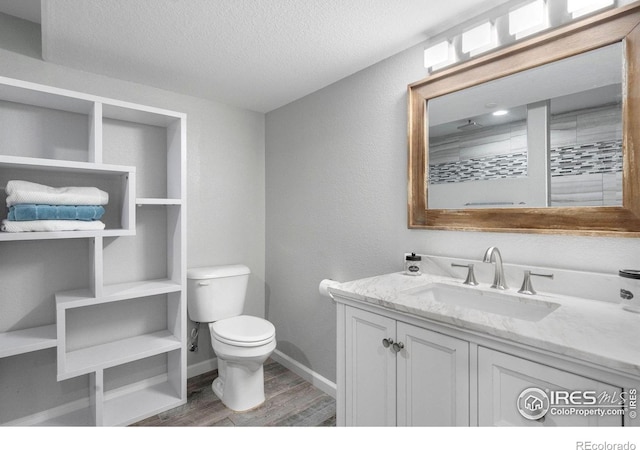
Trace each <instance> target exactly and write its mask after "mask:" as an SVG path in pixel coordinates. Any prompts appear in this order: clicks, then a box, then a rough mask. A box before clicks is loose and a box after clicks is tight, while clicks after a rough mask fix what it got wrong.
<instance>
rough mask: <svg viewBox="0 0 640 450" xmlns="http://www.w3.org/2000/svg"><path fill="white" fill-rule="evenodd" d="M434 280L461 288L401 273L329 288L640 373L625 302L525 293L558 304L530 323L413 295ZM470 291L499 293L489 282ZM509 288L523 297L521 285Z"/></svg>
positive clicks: (637, 338)
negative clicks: (621, 303)
mask: <svg viewBox="0 0 640 450" xmlns="http://www.w3.org/2000/svg"><path fill="white" fill-rule="evenodd" d="M431 283H445V284H450V285H457V286H462V280H457V279H453V278H450V277H445V276H442V275H436V274H429V273H423V274H422V275H420V276H410V275H405V274H404V273H403V272H398V273H391V274H386V275H380V276H375V277H371V278H364V279H360V280H355V281H350V282H345V283H340V284H338V285H336V286H332V287H330V288H329V291H330V292H331V293H332V294H334V295H337V296H342V297H346V298H349V299H352V300H356V301H360V302H366V303H372V304H375V305H379V306H381V307H384V308H387V309H390V310H394V311H399V312H402V313H408V314H411V315H414V316H418V317H424V318H427V319H431V320H435V321H438V322H441V323H444V324H449V325H454V326H456V327H459V328H461V329H464V330H471V331H476V332H481V333H484V334H487V335H489V336H495V337H499V338H502V339H506V340H509V341H513V342H517V343H520V344H524V345H528V346H531V347H534V348H536V349H542V350H547V351H550V352H553V353H556V354H559V355H566V356H570V357H574V358H577V359H580V360H584V361H588V362H591V363H594V364H597V365H600V366H603V367H606V368H610V369H615V370H619V371H621V372H625V373H627V374H630V375H634V376H640V314H638V313H634V312H630V311H627V310H624V309H623V308H622V307H621V305H620V304H617V303H611V302H603V301H597V300H588V299H584V298H577V297H570V296H565V295H556V294H541V293H539V294H536V295H532V296H528V295H527V296H522V297H526V299H534V300H542V301H545V302H553V303H557V304H559V307H557V308H556V309H555V310H553V311H552V312H551V313H550V314H548V315H547V316H546V317H543V318H542V319H540V320H537V321H530V320H522V319H516V318H513V317H508V316H504V315H501V314H495V313H488V312H483V311H479V310H476V309H471V308H466V307H461V306H453V305H450V304H446V303H443V302H439V301H436V300H434V299H430V298H428V296H417V295H411V292H412V291H415V290H416V289H417V288H420V287H424V286H426V285H429V284H431ZM465 288H467V287H466V286H465ZM468 289H480V290H486V291H489V290H491V291H495V290H493V289H491V288H490V287H489V285H487V284H481V285H480V286H477V287H468ZM507 292H509V293H511V294H516V295H521V294H517V288H516V289H513V288H511V289H509V290H508V291H507Z"/></svg>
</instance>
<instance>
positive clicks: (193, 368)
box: [187, 358, 218, 378]
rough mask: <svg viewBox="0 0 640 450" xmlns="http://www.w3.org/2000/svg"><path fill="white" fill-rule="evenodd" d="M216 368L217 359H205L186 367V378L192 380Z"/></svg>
mask: <svg viewBox="0 0 640 450" xmlns="http://www.w3.org/2000/svg"><path fill="white" fill-rule="evenodd" d="M217 368H218V358H211V359H207V360H206V361H201V362H199V363H196V364H191V365H190V366H187V378H192V377H195V376H198V375H202V374H203V373H207V372H211V371H212V370H216V369H217Z"/></svg>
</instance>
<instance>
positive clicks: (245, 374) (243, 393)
mask: <svg viewBox="0 0 640 450" xmlns="http://www.w3.org/2000/svg"><path fill="white" fill-rule="evenodd" d="M218 374H220V376H218V378H216V379H215V380H213V383H211V389H212V390H213V393H214V394H216V396H217V397H218V398H219V399H220V400H221V401H222V403H223V404H224V405H225V406H226V407H227V408H229V409H232V410H234V411H247V410H249V409H253V408H256V407H258V406H260V405H261V404H263V403H264V401H265V396H264V369H263V366H262V364H250V365H246V363H245V364H243V365H241V364H235V363H233V362H231V361H220V359H218Z"/></svg>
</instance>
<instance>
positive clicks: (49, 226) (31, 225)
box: [0, 219, 104, 233]
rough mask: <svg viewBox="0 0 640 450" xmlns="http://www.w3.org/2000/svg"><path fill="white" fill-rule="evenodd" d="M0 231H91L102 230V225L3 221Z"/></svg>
mask: <svg viewBox="0 0 640 450" xmlns="http://www.w3.org/2000/svg"><path fill="white" fill-rule="evenodd" d="M0 230H2V231H6V232H8V233H20V232H23V231H91V230H104V223H103V222H101V221H99V220H92V221H84V220H25V221H21V222H14V221H12V220H7V219H3V220H2V225H1V226H0Z"/></svg>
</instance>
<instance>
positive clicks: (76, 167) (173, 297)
mask: <svg viewBox="0 0 640 450" xmlns="http://www.w3.org/2000/svg"><path fill="white" fill-rule="evenodd" d="M1 105H16V106H15V108H16V109H18V110H19V109H20V108H25V107H26V108H35V109H37V110H40V109H42V110H53V111H54V114H55V112H62V117H64V113H73V114H74V117H76V115H80V117H86V123H87V125H88V126H87V129H86V130H87V132H86V134H87V139H86V152H85V153H84V155H82V156H81V158H79V157H78V156H77V154H75V153H74V154H72V155H71V158H67V157H66V154H65V153H64V151H63V152H61V154H62V156H60V155H57V154H55V152H53V154H51V155H50V154H43V155H40V154H35V155H31V154H29V155H28V156H24V154H23V153H29V152H28V151H27V152H21V150H20V149H19V148H18V149H11V151H12V152H13V154H6V153H7V152H5V151H3V150H4V149H3V148H0V186H2V187H4V186H5V184H6V182H7V181H8V180H10V179H27V180H28V181H33V182H41V183H42V184H48V185H57V186H65V185H67V186H68V185H69V184H68V182H69V180H72V181H73V183H74V184H73V185H86V186H96V187H99V188H100V189H103V190H106V191H107V192H108V193H109V204H108V205H107V206H106V207H105V209H106V210H107V213H106V214H105V216H104V218H103V221H104V222H105V225H106V227H105V229H104V230H100V231H61V232H25V233H7V232H0V252H2V245H3V242H7V243H8V242H17V241H33V240H51V239H56V240H59V239H87V240H88V242H89V244H88V246H89V249H90V250H89V255H88V257H87V259H88V260H87V265H88V266H89V267H90V269H89V274H90V275H89V279H87V280H86V283H85V287H84V288H81V289H75V290H71V291H66V292H53V293H52V298H53V301H54V302H55V305H46V306H47V307H49V306H50V307H51V308H54V309H55V314H54V315H55V323H48V324H40V325H38V326H34V327H27V328H20V327H10V329H8V330H5V331H4V332H0V362H1V360H2V359H5V358H11V357H16V356H19V355H25V354H29V353H36V352H39V351H43V350H45V351H46V350H47V349H55V353H56V359H57V361H56V365H57V382H61V381H63V380H69V379H72V378H74V377H86V378H87V379H88V383H87V384H88V392H87V394H86V398H83V399H80V400H76V401H74V402H71V403H70V404H68V405H60V406H58V407H55V408H51V409H52V410H53V412H52V411H38V412H37V413H35V414H30V415H29V416H28V417H24V418H16V419H14V420H11V421H9V422H5V425H6V424H8V425H20V424H35V425H63V424H66V425H98V426H101V425H126V424H130V423H132V422H135V421H137V420H140V419H143V418H145V417H148V416H151V415H153V414H157V413H159V412H161V411H164V410H167V409H169V408H172V407H175V406H178V405H181V404H183V403H185V402H186V353H185V350H186V329H185V327H186V292H185V285H186V284H185V281H186V177H185V172H186V116H185V115H184V114H182V113H177V112H173V111H167V110H162V109H158V108H153V107H147V106H142V105H137V104H132V103H127V102H122V101H117V100H111V99H106V98H101V97H97V96H92V95H86V94H82V93H77V92H71V91H67V90H63V89H57V88H53V87H48V86H43V85H38V84H33V83H29V82H24V81H21V80H15V79H9V78H4V77H0V106H1ZM8 110H10V111H11V110H12V108H11V107H8ZM114 121H115V122H117V123H126V125H125V126H124V127H125V128H128V127H133V128H135V127H146V126H151V127H159V128H160V129H161V130H162V133H163V135H164V133H166V142H163V145H162V148H159V149H153V151H152V152H151V154H144V155H142V156H141V159H140V160H141V161H152V162H153V161H159V165H158V167H163V168H164V167H165V166H166V174H165V173H160V174H158V173H156V172H155V170H154V168H155V167H156V166H155V165H153V164H152V165H153V167H152V168H149V167H146V166H147V165H148V164H147V162H144V163H141V164H140V165H138V166H136V165H131V164H124V165H119V164H112V162H113V160H114V159H117V158H118V152H115V153H116V154H115V155H112V154H108V153H107V152H106V151H105V150H104V149H105V148H106V147H109V148H112V147H113V146H114V145H117V143H115V144H114V143H113V142H109V141H108V138H107V134H108V133H107V131H106V127H107V124H108V123H113V122H114ZM62 126H64V124H62ZM0 127H2V123H1V122H0ZM34 132H35V133H37V130H35V131H34ZM0 133H11V130H10V129H4V130H0ZM62 133H64V131H62ZM42 139H46V136H44V137H42ZM19 140H20V138H19V137H18V138H16V139H15V141H17V142H19ZM136 151H139V152H146V153H149V151H148V149H146V148H143V149H141V150H137V149H131V148H127V149H126V151H125V152H126V154H127V156H128V155H129V154H130V153H135V152H136ZM31 153H33V152H31ZM43 153H47V152H43ZM134 159H135V158H134ZM104 161H109V163H105V162H104ZM145 170H146V171H153V172H154V173H152V174H147V175H146V176H145V177H137V176H136V175H137V174H140V172H141V171H142V172H144V171H145ZM158 178H160V179H161V180H160V182H158ZM149 180H153V182H152V184H153V187H151V188H149V187H148V186H146V185H145V184H144V183H149ZM158 186H160V187H158ZM137 192H144V195H145V196H144V197H137V196H136V193H137ZM2 207H4V205H2ZM158 208H160V209H161V211H162V212H161V213H160V217H162V220H161V221H157V222H160V224H158V225H157V226H156V225H155V222H152V221H147V222H148V223H147V224H146V226H145V229H144V233H147V234H154V233H155V234H157V235H159V239H160V240H161V241H162V242H166V251H165V252H164V253H163V254H166V259H167V260H166V264H165V266H166V270H165V274H164V275H163V276H162V277H160V278H155V277H154V278H153V279H136V280H134V281H126V282H118V283H111V282H108V281H107V280H109V279H111V278H112V277H111V276H109V275H110V274H111V273H112V272H113V271H117V267H114V266H118V265H119V264H118V263H119V262H118V261H113V260H112V259H113V257H112V259H111V260H110V259H109V258H108V257H107V256H106V255H105V252H106V250H105V249H106V248H107V247H108V246H109V245H110V244H112V243H113V240H114V239H116V240H117V239H121V238H127V239H136V238H137V237H138V235H139V234H140V233H139V231H140V230H137V225H138V222H137V220H136V215H137V214H138V215H139V214H143V213H144V210H145V209H153V210H157V209H158ZM153 214H154V216H153V217H154V218H157V217H158V212H157V211H156V212H154V213H153ZM4 217H6V215H2V216H1V217H0V218H4ZM150 224H151V225H150ZM157 239H158V238H156V241H154V242H157ZM34 263H35V261H34ZM34 282H37V280H34ZM12 301H20V299H19V297H16V299H15V300H14V299H12V298H1V299H0V310H1V308H2V305H3V304H5V305H6V304H8V303H10V302H12ZM136 302H144V304H145V307H146V308H147V309H145V312H148V311H149V309H148V308H154V307H156V306H157V309H158V311H160V312H159V314H160V315H161V316H163V317H162V318H163V320H162V323H163V325H162V327H161V329H155V330H145V329H144V327H141V328H140V329H143V331H140V329H138V328H137V327H129V328H127V327H126V326H124V329H123V325H122V323H120V321H118V320H114V319H113V318H114V317H116V318H117V317H118V308H120V313H121V315H125V314H126V315H130V314H131V311H134V312H135V311H136V310H135V308H134V309H131V308H130V307H127V306H126V305H128V304H129V305H131V304H133V305H134V306H135V304H136ZM149 305H151V306H149ZM104 308H108V310H109V311H110V313H109V314H106V315H103V314H104ZM78 317H82V318H83V319H82V320H86V321H88V322H90V321H91V320H96V321H97V322H96V323H98V322H99V323H100V324H101V329H100V331H99V332H96V333H95V335H94V333H93V332H92V330H91V328H90V327H78V326H77V325H78V323H77V322H78V320H79V319H78ZM92 317H95V318H94V319H92ZM103 317H104V321H103ZM87 318H88V319H87ZM109 320H112V321H113V322H114V323H109ZM145 320H146V318H145V317H141V318H140V322H141V323H144V321H145ZM105 321H106V323H103V322H105ZM27 322H28V321H27ZM109 327H112V328H113V333H110V332H109ZM105 330H106V331H105ZM0 331H3V330H2V329H0ZM49 351H51V350H49ZM159 355H163V356H164V357H165V358H166V371H165V373H163V374H154V375H152V376H150V377H148V378H147V379H143V380H136V381H135V382H133V383H131V384H130V385H127V386H117V387H115V388H114V387H110V386H111V385H112V384H113V383H110V381H111V378H112V377H115V375H113V374H114V373H118V371H119V368H122V366H126V365H127V364H130V363H136V362H138V363H139V362H144V360H145V359H148V358H153V357H158V356H159ZM0 367H1V366H0ZM7 387H8V386H7V382H4V383H0V389H2V388H5V389H6V388H7ZM9 388H10V387H9ZM1 408H3V405H2V404H0V409H1Z"/></svg>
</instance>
